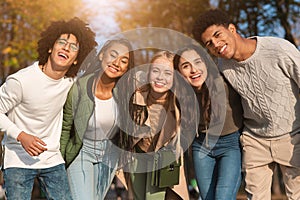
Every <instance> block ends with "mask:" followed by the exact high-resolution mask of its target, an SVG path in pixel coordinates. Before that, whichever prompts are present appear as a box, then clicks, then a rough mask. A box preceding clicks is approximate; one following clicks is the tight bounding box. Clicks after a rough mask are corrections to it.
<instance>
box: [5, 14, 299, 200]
mask: <svg viewBox="0 0 300 200" xmlns="http://www.w3.org/2000/svg"><path fill="white" fill-rule="evenodd" d="M193 36H194V39H195V41H197V42H198V43H197V44H196V43H193V44H187V45H186V46H183V47H182V48H180V49H178V50H176V51H175V52H172V51H167V50H158V51H157V52H155V53H154V54H153V56H152V57H151V60H150V63H149V65H147V66H148V67H147V69H144V71H143V73H145V74H146V76H147V80H146V81H145V84H139V85H138V86H137V84H136V80H137V79H138V77H137V76H136V73H135V72H136V70H135V64H134V60H135V59H134V50H133V47H132V44H131V43H130V41H129V40H127V39H124V38H119V39H113V40H108V41H107V42H106V43H105V44H104V45H102V47H101V49H100V50H96V46H97V42H96V41H95V34H94V32H93V31H92V30H91V29H90V28H89V27H88V25H87V24H86V23H84V22H83V21H81V20H80V19H78V18H73V19H71V20H69V21H57V22H53V23H51V25H50V26H49V27H48V28H47V29H46V30H45V31H44V32H42V34H41V39H40V40H39V41H38V49H37V50H38V54H39V57H38V61H36V62H34V63H33V64H32V65H30V66H28V67H26V68H24V69H21V70H19V71H18V72H16V73H14V74H12V75H10V76H8V77H7V79H6V81H5V83H4V84H3V85H2V86H1V88H0V111H1V112H0V113H1V114H0V128H1V131H4V132H5V138H4V141H3V142H4V146H5V155H4V164H3V172H4V187H5V190H6V198H7V200H16V199H24V200H29V199H31V192H32V188H33V183H34V179H35V178H37V179H38V181H39V184H40V186H41V189H42V190H43V192H44V194H45V196H46V198H47V199H57V200H68V199H80V200H81V199H94V200H98V199H104V198H105V196H106V194H107V192H108V190H109V188H110V185H111V183H112V181H113V179H114V177H115V176H117V177H119V178H120V180H123V183H124V185H126V188H127V189H128V199H136V200H144V199H147V200H150V199H153V200H154V199H155V200H156V199H172V200H173V199H184V200H186V199H189V193H188V188H187V186H188V184H187V181H186V175H187V171H189V170H190V168H186V165H185V159H184V155H185V151H186V150H187V148H189V146H190V144H191V148H192V158H193V165H194V167H193V168H194V169H195V177H196V180H197V185H198V188H199V194H200V198H201V199H202V200H215V199H216V200H221V199H224V200H230V199H232V200H234V199H236V195H237V193H238V190H239V188H240V185H241V180H242V179H243V178H244V180H245V183H246V185H245V190H246V193H247V199H252V200H268V199H269V200H271V185H272V175H273V170H274V167H275V165H276V164H278V165H279V166H280V169H281V172H282V177H283V181H284V185H285V192H286V196H287V197H288V199H291V200H292V199H293V200H298V199H300V134H299V131H300V98H299V97H300V96H299V88H300V52H299V50H298V49H297V48H296V47H295V46H294V45H293V44H291V43H290V42H288V41H286V40H284V39H281V38H275V37H259V36H255V37H249V38H244V37H242V36H241V35H240V34H239V33H238V31H237V29H236V26H235V25H234V24H233V23H232V22H231V20H230V18H229V17H228V16H227V14H226V13H225V12H223V11H221V10H219V9H210V10H208V11H206V12H204V13H202V14H201V15H200V16H199V17H198V18H197V20H196V21H195V23H194V27H193ZM199 44H201V46H203V47H205V48H206V49H207V50H208V52H209V54H208V53H207V51H206V50H205V49H204V48H202V47H201V46H200V45H199ZM87 58H89V59H87ZM212 58H213V59H212ZM80 66H81V67H83V68H84V69H85V70H84V72H83V73H81V75H80V76H79V75H78V70H79V68H80ZM189 88H191V89H192V92H190V90H189ZM163 149H172V150H173V151H172V152H173V153H174V155H175V156H174V157H175V160H170V163H171V162H173V161H175V162H176V163H179V170H178V173H179V174H178V177H179V179H178V182H177V183H176V184H174V185H169V186H165V187H160V186H158V185H157V184H153V174H154V171H153V163H154V157H155V155H156V153H158V152H160V151H162V150H163ZM170 163H168V164H170ZM173 167H174V166H173ZM158 170H159V169H158ZM172 178H173V177H170V180H171V179H172ZM167 182H168V181H167Z"/></svg>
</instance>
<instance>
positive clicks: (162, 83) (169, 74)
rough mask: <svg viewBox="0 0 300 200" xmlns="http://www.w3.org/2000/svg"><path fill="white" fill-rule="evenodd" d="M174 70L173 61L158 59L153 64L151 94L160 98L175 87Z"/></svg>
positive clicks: (150, 75)
mask: <svg viewBox="0 0 300 200" xmlns="http://www.w3.org/2000/svg"><path fill="white" fill-rule="evenodd" d="M173 76H174V68H173V63H172V61H171V60H169V59H167V58H165V57H158V58H157V59H155V60H154V61H153V62H152V63H151V67H150V74H149V82H150V85H151V92H153V93H156V94H159V95H160V96H161V95H163V94H166V93H167V92H168V90H169V89H171V88H172V86H173Z"/></svg>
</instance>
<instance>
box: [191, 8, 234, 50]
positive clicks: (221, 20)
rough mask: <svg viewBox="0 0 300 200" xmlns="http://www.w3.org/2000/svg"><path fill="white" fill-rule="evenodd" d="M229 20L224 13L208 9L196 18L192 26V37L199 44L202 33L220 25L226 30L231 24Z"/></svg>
mask: <svg viewBox="0 0 300 200" xmlns="http://www.w3.org/2000/svg"><path fill="white" fill-rule="evenodd" d="M231 23H232V22H231V19H230V17H229V16H228V15H227V13H225V12H224V11H222V10H220V9H210V10H208V11H206V12H204V13H202V14H200V15H199V16H198V18H197V19H196V21H195V23H194V26H193V30H192V33H193V36H194V38H195V40H197V41H198V42H200V43H201V44H202V45H203V42H202V41H201V35H202V33H203V32H204V31H205V30H206V29H207V28H208V27H210V26H212V25H222V26H224V27H226V28H228V26H229V24H231Z"/></svg>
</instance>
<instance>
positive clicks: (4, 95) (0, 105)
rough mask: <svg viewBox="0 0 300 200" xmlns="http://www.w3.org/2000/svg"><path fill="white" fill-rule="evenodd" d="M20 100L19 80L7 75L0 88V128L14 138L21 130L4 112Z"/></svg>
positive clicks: (20, 88)
mask: <svg viewBox="0 0 300 200" xmlns="http://www.w3.org/2000/svg"><path fill="white" fill-rule="evenodd" d="M21 100H22V87H21V84H20V82H19V81H18V80H17V79H15V78H13V77H8V78H7V80H6V82H5V83H4V84H3V85H2V86H1V88H0V129H1V131H5V132H7V134H8V136H10V137H12V138H14V139H16V138H17V137H18V135H19V134H20V133H21V131H22V130H21V129H20V128H18V127H17V125H16V124H15V123H13V122H12V121H11V120H10V119H9V118H8V117H7V115H6V113H7V112H9V111H10V110H11V109H12V108H14V107H15V106H17V105H18V104H19V103H20V102H21Z"/></svg>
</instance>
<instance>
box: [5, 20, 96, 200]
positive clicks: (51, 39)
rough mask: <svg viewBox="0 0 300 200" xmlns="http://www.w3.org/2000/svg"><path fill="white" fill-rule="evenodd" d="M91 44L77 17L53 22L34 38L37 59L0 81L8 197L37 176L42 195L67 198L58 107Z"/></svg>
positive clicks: (27, 191) (21, 192)
mask: <svg viewBox="0 0 300 200" xmlns="http://www.w3.org/2000/svg"><path fill="white" fill-rule="evenodd" d="M96 45H97V43H96V41H95V33H94V32H93V31H92V30H91V29H90V28H89V27H88V25H87V24H86V23H84V22H83V21H82V20H80V19H79V18H73V19H70V20H69V21H56V22H52V23H51V24H50V26H49V27H48V28H47V29H46V30H45V31H43V32H42V33H41V39H40V40H39V41H38V49H37V51H38V54H39V58H38V61H36V62H34V63H33V64H32V65H30V66H28V67H26V68H24V69H21V70H19V71H18V72H16V73H14V74H12V75H10V76H8V77H7V79H6V82H5V83H4V84H3V85H2V86H1V88H0V129H1V131H5V139H4V144H5V157H4V181H5V183H4V184H5V188H6V195H7V199H8V200H10V199H11V200H14V199H24V200H25V199H30V198H31V191H32V187H33V183H34V179H35V178H36V177H37V178H38V180H39V183H40V185H41V188H42V190H43V191H44V193H45V195H46V197H47V199H58V200H62V199H64V200H65V199H71V195H70V191H69V186H68V181H67V176H66V171H65V165H64V160H63V158H62V156H61V153H60V150H59V141H60V134H61V129H62V108H63V105H64V103H65V100H66V97H67V93H68V91H69V89H70V87H71V86H72V84H73V81H74V80H73V79H74V77H75V76H76V73H77V71H78V69H79V67H80V64H81V63H82V62H83V60H84V58H85V57H86V56H87V55H88V53H89V52H90V51H91V50H92V49H94V48H95V46H96Z"/></svg>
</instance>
